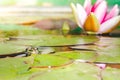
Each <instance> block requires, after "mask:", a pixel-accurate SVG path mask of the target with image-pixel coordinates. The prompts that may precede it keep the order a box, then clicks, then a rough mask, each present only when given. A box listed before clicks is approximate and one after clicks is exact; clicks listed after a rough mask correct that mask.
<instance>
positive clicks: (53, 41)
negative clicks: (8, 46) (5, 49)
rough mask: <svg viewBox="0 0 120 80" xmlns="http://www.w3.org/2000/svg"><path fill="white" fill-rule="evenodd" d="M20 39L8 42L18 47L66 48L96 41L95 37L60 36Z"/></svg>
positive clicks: (25, 37)
mask: <svg viewBox="0 0 120 80" xmlns="http://www.w3.org/2000/svg"><path fill="white" fill-rule="evenodd" d="M15 39H21V40H16V41H12V40H11V41H9V42H11V43H14V44H20V45H33V46H68V45H79V44H89V43H94V42H96V41H97V40H98V38H97V37H95V36H72V35H68V36H61V35H40V36H24V37H17V38H15Z"/></svg>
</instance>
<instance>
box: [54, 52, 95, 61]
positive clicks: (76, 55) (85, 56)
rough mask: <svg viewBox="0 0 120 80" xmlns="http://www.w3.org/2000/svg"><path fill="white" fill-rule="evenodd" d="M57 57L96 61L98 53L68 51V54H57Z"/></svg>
mask: <svg viewBox="0 0 120 80" xmlns="http://www.w3.org/2000/svg"><path fill="white" fill-rule="evenodd" d="M55 55H57V56H61V57H66V58H70V59H74V60H76V59H81V60H91V61H94V59H95V57H96V53H95V52H92V51H66V52H56V53H55Z"/></svg>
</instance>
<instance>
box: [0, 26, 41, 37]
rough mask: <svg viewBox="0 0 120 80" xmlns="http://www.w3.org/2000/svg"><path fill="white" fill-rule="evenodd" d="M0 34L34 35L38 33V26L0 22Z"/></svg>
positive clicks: (9, 35) (5, 35) (8, 35)
mask: <svg viewBox="0 0 120 80" xmlns="http://www.w3.org/2000/svg"><path fill="white" fill-rule="evenodd" d="M0 33H1V34H0V36H3V37H11V36H20V35H35V34H40V30H39V29H38V28H33V27H32V26H29V27H26V26H21V25H13V24H9V25H8V24H7V25H5V24H0Z"/></svg>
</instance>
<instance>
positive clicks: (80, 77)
mask: <svg viewBox="0 0 120 80" xmlns="http://www.w3.org/2000/svg"><path fill="white" fill-rule="evenodd" d="M99 71H100V70H99V68H98V67H96V66H94V65H91V64H87V63H76V64H72V65H69V66H66V67H62V68H57V69H54V70H52V69H51V70H49V71H48V72H47V73H44V74H43V75H41V73H40V75H39V73H38V74H37V75H34V76H33V77H31V78H29V79H30V80H99V77H98V76H97V75H98V74H99Z"/></svg>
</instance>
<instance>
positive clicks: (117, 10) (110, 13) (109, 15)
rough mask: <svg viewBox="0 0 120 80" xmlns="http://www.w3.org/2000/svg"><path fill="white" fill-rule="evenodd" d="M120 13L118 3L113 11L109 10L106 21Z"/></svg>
mask: <svg viewBox="0 0 120 80" xmlns="http://www.w3.org/2000/svg"><path fill="white" fill-rule="evenodd" d="M118 14H119V8H118V5H117V4H116V5H115V6H114V7H113V8H112V9H111V11H110V12H109V14H107V15H106V17H105V19H104V21H106V20H108V19H110V18H112V17H114V16H117V15H118Z"/></svg>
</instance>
